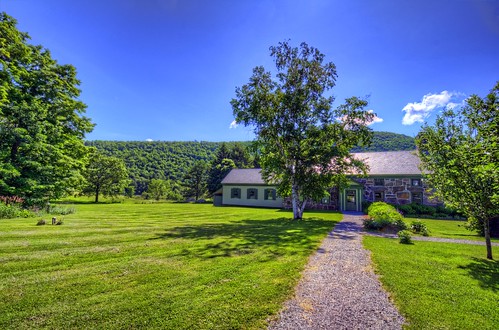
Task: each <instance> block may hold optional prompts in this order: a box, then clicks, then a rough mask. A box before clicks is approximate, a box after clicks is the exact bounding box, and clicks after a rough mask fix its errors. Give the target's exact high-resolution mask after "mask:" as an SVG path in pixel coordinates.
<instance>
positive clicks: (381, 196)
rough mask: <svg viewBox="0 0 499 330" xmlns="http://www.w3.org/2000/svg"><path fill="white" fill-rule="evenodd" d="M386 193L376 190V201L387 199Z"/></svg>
mask: <svg viewBox="0 0 499 330" xmlns="http://www.w3.org/2000/svg"><path fill="white" fill-rule="evenodd" d="M384 197H385V196H384V194H383V192H382V191H376V192H374V201H375V202H383V201H384V200H385V198H384Z"/></svg>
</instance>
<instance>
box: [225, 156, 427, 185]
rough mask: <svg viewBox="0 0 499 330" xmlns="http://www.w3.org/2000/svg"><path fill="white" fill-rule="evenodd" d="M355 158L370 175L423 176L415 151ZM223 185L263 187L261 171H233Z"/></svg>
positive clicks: (252, 169) (253, 169)
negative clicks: (365, 167) (364, 164)
mask: <svg viewBox="0 0 499 330" xmlns="http://www.w3.org/2000/svg"><path fill="white" fill-rule="evenodd" d="M353 155H354V156H355V158H357V159H362V160H364V162H365V163H366V164H367V165H368V166H369V173H368V175H374V176H376V175H397V176H399V175H421V171H420V170H419V164H420V160H419V157H418V155H417V152H416V151H415V150H414V151H383V152H358V153H354V154H353ZM222 184H253V185H255V184H256V185H262V184H265V182H264V181H263V179H262V174H261V169H259V168H245V169H233V170H231V171H230V172H229V174H227V176H226V177H225V178H224V179H223V180H222Z"/></svg>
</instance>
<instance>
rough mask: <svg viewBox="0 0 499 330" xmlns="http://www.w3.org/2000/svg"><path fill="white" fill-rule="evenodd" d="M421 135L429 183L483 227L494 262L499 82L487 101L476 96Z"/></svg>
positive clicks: (419, 142) (498, 181)
mask: <svg viewBox="0 0 499 330" xmlns="http://www.w3.org/2000/svg"><path fill="white" fill-rule="evenodd" d="M466 103H467V104H466V106H464V107H462V108H457V109H455V110H454V109H452V110H447V111H445V112H444V113H442V115H440V116H439V117H438V118H437V120H436V122H435V125H434V126H429V125H425V126H424V127H423V128H422V129H421V132H420V133H419V134H418V137H417V139H416V144H417V145H418V150H419V156H420V158H421V165H422V168H423V170H424V171H425V173H427V175H426V176H427V179H428V183H429V185H430V186H431V187H433V188H435V189H436V192H435V193H436V195H437V196H438V197H440V198H441V199H442V200H443V201H444V202H445V203H446V204H447V205H449V206H451V207H454V208H456V209H457V210H459V211H461V212H462V213H463V214H464V215H466V216H467V217H468V219H469V220H470V222H471V224H472V225H473V228H474V229H482V228H483V232H484V235H485V242H486V245H487V258H489V259H492V248H491V244H490V233H489V219H490V218H492V217H494V216H495V215H497V214H499V116H498V115H497V114H498V113H499V82H498V83H497V84H496V86H495V87H494V88H493V89H492V90H491V91H490V93H489V94H488V95H487V96H486V97H485V98H483V99H482V98H480V97H479V96H477V95H473V96H471V97H470V98H468V99H467V101H466Z"/></svg>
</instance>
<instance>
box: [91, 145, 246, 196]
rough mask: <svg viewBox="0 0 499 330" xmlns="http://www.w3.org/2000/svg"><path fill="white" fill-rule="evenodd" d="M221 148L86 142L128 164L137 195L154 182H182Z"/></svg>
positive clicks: (211, 146) (212, 146) (215, 146)
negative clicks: (200, 163) (198, 162)
mask: <svg viewBox="0 0 499 330" xmlns="http://www.w3.org/2000/svg"><path fill="white" fill-rule="evenodd" d="M220 144H221V143H219V142H138V141H133V142H130V141H128V142H127V141H87V142H86V145H87V146H92V147H95V148H97V150H99V151H101V152H102V153H103V154H105V155H106V156H113V157H117V158H120V159H123V160H124V161H125V164H126V167H127V168H128V171H129V174H130V179H132V182H133V185H134V186H135V193H136V194H141V193H142V192H143V191H145V190H146V189H147V184H148V182H149V181H150V180H151V179H162V180H171V181H173V182H181V181H182V180H183V178H184V175H185V173H186V172H187V170H188V169H189V168H190V167H191V166H192V165H193V164H194V162H195V161H197V160H204V161H206V162H210V161H211V160H212V159H213V158H214V156H215V151H216V150H217V149H218V147H219V146H220ZM228 144H229V145H230V144H231V143H228ZM246 144H247V143H246Z"/></svg>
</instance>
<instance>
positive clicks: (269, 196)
mask: <svg viewBox="0 0 499 330" xmlns="http://www.w3.org/2000/svg"><path fill="white" fill-rule="evenodd" d="M264 192H265V193H264V196H263V199H265V200H273V201H275V199H276V193H275V189H265V191H264Z"/></svg>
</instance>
